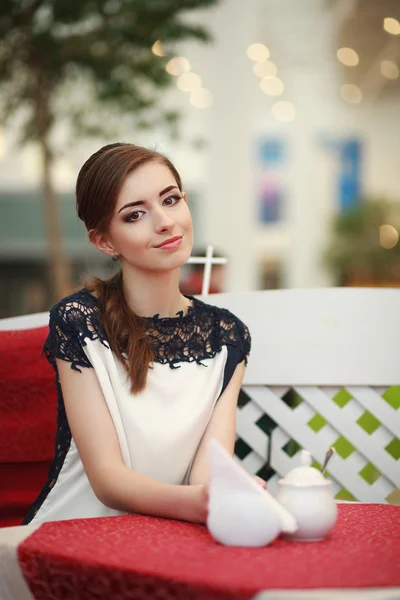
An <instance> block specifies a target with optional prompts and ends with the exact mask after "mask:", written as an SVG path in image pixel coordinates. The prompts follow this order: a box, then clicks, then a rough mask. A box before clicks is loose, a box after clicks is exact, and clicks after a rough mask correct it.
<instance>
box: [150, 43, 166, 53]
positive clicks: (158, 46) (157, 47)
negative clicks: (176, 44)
mask: <svg viewBox="0 0 400 600" xmlns="http://www.w3.org/2000/svg"><path fill="white" fill-rule="evenodd" d="M151 51H152V53H153V54H155V55H156V56H165V51H164V46H163V45H162V42H161V40H157V41H156V42H154V44H153V45H152V47H151Z"/></svg>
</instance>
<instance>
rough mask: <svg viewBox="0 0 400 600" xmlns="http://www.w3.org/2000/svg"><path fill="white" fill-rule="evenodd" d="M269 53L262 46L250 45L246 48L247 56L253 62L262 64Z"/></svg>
mask: <svg viewBox="0 0 400 600" xmlns="http://www.w3.org/2000/svg"><path fill="white" fill-rule="evenodd" d="M269 55H270V52H269V50H268V48H267V47H266V46H264V44H251V46H249V47H248V48H247V56H248V57H249V58H251V60H254V61H255V62H262V61H264V60H268V58H269Z"/></svg>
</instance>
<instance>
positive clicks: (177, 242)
mask: <svg viewBox="0 0 400 600" xmlns="http://www.w3.org/2000/svg"><path fill="white" fill-rule="evenodd" d="M181 243H182V238H181V237H179V238H176V239H174V240H172V241H171V242H167V243H166V244H163V245H162V246H156V247H157V248H158V249H159V250H171V249H173V248H178V246H180V245H181Z"/></svg>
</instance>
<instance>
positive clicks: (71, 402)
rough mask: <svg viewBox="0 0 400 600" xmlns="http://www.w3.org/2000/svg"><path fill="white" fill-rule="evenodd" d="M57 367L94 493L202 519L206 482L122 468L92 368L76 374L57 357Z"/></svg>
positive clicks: (129, 505) (130, 508)
mask: <svg viewBox="0 0 400 600" xmlns="http://www.w3.org/2000/svg"><path fill="white" fill-rule="evenodd" d="M57 367H58V372H59V376H60V383H61V387H62V390H63V397H64V403H65V409H66V413H67V418H68V423H69V426H70V429H71V433H72V437H73V439H74V441H75V444H76V447H77V449H78V452H79V456H80V458H81V460H82V463H83V466H84V468H85V471H86V474H87V476H88V479H89V482H90V484H91V486H92V488H93V491H94V493H95V494H96V496H97V498H98V499H99V500H100V501H101V502H102V503H103V504H105V505H106V506H109V507H110V508H113V509H116V510H121V511H126V512H136V513H142V514H148V515H154V516H160V517H167V518H172V519H181V520H185V521H191V522H193V523H204V522H205V520H206V518H207V499H206V494H207V491H206V489H205V486H203V485H197V486H183V485H172V484H166V483H161V482H160V481H156V480H154V479H152V478H151V477H147V476H146V475H142V474H141V473H137V472H135V471H133V470H132V469H129V468H128V467H126V466H125V465H124V464H123V461H122V456H121V451H120V447H119V442H118V438H117V433H116V431H115V427H114V424H113V422H112V419H111V415H110V413H109V411H108V408H107V404H106V402H105V399H104V396H103V392H102V390H101V387H100V384H99V382H98V379H97V377H96V373H95V371H94V369H89V368H88V369H82V373H79V372H77V371H74V370H72V369H71V365H70V364H69V363H67V362H66V361H63V360H59V359H57Z"/></svg>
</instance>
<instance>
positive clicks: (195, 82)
mask: <svg viewBox="0 0 400 600" xmlns="http://www.w3.org/2000/svg"><path fill="white" fill-rule="evenodd" d="M177 86H178V88H180V89H181V90H183V91H184V92H194V90H197V89H198V88H201V77H200V75H197V74H196V73H184V74H183V75H181V76H180V77H179V79H178V81H177Z"/></svg>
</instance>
